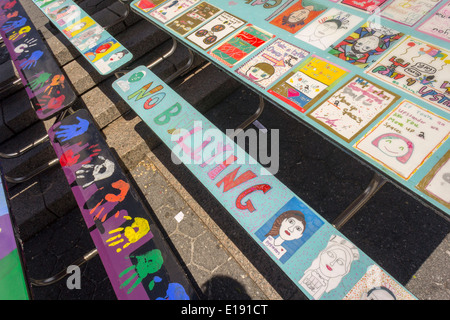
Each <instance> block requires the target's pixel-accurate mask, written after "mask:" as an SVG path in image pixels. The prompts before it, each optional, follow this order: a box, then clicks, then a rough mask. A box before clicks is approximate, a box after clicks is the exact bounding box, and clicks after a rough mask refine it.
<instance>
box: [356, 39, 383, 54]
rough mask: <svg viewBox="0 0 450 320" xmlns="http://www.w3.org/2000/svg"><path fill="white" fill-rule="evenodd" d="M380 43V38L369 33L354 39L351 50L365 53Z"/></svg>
mask: <svg viewBox="0 0 450 320" xmlns="http://www.w3.org/2000/svg"><path fill="white" fill-rule="evenodd" d="M379 43H380V38H378V37H376V36H374V35H371V36H367V37H363V38H360V39H358V40H356V42H355V43H354V44H353V47H352V51H353V52H356V53H366V52H369V51H371V50H375V49H376V48H377V47H378V45H379Z"/></svg>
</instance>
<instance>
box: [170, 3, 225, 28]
mask: <svg viewBox="0 0 450 320" xmlns="http://www.w3.org/2000/svg"><path fill="white" fill-rule="evenodd" d="M219 11H220V9H219V8H216V7H215V6H213V5H212V4H209V3H208V2H202V3H200V4H198V5H197V6H195V7H194V8H192V9H191V10H189V11H188V12H186V13H185V14H183V15H181V16H179V17H177V18H175V19H174V20H173V21H171V22H169V23H168V24H167V25H166V26H167V27H168V28H170V29H172V30H174V31H175V32H177V33H178V34H180V35H185V34H186V33H188V32H189V31H192V30H194V29H195V28H196V27H198V26H199V25H200V24H201V23H204V22H206V21H207V20H209V19H210V18H212V17H213V16H214V15H215V14H216V13H218V12H219Z"/></svg>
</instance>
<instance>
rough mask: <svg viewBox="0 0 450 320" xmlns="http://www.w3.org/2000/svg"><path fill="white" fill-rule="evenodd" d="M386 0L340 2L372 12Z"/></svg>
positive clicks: (344, 0)
mask: <svg viewBox="0 0 450 320" xmlns="http://www.w3.org/2000/svg"><path fill="white" fill-rule="evenodd" d="M386 1H387V0H342V1H341V3H342V4H345V5H347V6H350V7H353V8H356V9H360V10H363V11H367V12H373V11H375V10H377V9H378V8H379V7H381V6H382V5H383V4H384V3H385V2H386Z"/></svg>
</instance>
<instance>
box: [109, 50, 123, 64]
mask: <svg viewBox="0 0 450 320" xmlns="http://www.w3.org/2000/svg"><path fill="white" fill-rule="evenodd" d="M125 53H126V52H124V51H120V52H116V53H113V54H112V55H111V57H109V59H108V62H115V61H119V60H120V59H122V58H123V56H124V55H125Z"/></svg>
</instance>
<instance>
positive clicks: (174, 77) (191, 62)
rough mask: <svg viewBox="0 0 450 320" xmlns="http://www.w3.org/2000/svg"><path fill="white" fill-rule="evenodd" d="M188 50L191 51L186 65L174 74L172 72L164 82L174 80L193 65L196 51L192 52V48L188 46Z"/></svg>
mask: <svg viewBox="0 0 450 320" xmlns="http://www.w3.org/2000/svg"><path fill="white" fill-rule="evenodd" d="M188 52H189V59H188V61H187V62H186V64H185V65H184V66H182V67H181V68H180V69H178V70H177V71H175V72H174V73H173V74H171V75H170V76H169V77H168V78H167V79H165V80H164V82H165V83H166V84H169V83H171V82H172V81H174V80H175V79H176V78H178V77H179V76H182V75H183V74H184V73H185V72H187V71H188V70H189V69H190V68H191V67H192V65H193V64H194V58H195V56H194V52H192V50H191V49H189V48H188Z"/></svg>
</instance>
